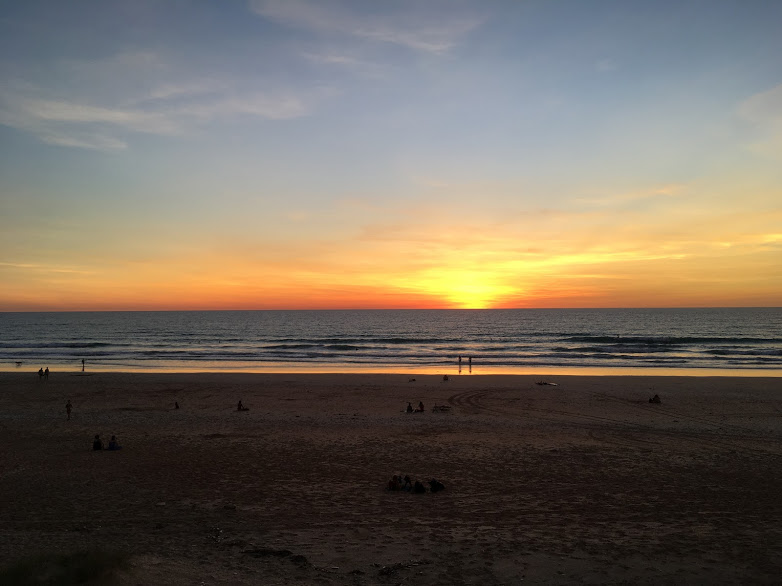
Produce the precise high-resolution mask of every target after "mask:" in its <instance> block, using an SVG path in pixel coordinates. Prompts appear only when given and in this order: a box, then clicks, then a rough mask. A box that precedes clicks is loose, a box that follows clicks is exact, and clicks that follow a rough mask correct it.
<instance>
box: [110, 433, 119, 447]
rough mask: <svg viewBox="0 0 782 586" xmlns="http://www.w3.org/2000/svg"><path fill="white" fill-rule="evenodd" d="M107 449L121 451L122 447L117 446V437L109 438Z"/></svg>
mask: <svg viewBox="0 0 782 586" xmlns="http://www.w3.org/2000/svg"><path fill="white" fill-rule="evenodd" d="M109 449H110V450H121V449H122V446H120V445H119V442H118V441H117V436H116V435H113V436H111V439H110V440H109Z"/></svg>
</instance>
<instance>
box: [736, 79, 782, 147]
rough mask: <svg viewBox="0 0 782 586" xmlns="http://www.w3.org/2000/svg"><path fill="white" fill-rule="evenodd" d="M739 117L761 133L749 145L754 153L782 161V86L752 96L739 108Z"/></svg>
mask: <svg viewBox="0 0 782 586" xmlns="http://www.w3.org/2000/svg"><path fill="white" fill-rule="evenodd" d="M739 115H740V116H741V117H742V118H743V119H744V120H746V121H748V122H749V123H750V124H752V126H753V127H754V128H755V129H756V130H757V132H758V133H759V136H758V139H757V140H755V141H754V142H752V143H750V144H748V145H747V148H748V149H749V150H751V151H752V152H755V153H757V154H760V155H762V156H765V157H768V158H771V159H779V160H782V84H779V85H777V86H775V87H773V88H771V89H770V90H767V91H765V92H761V93H759V94H755V95H753V96H750V97H749V98H747V99H746V100H744V101H743V102H742V103H741V105H740V106H739Z"/></svg>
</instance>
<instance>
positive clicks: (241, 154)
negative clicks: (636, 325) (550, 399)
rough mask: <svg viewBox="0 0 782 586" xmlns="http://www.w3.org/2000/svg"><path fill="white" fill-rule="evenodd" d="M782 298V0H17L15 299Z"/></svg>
mask: <svg viewBox="0 0 782 586" xmlns="http://www.w3.org/2000/svg"><path fill="white" fill-rule="evenodd" d="M779 305H782V2H776V1H766V2H764V1H746V0H745V1H736V2H721V1H719V0H706V1H702V2H687V1H674V2H666V1H645V2H634V1H617V2H611V1H551V2H547V1H525V0H518V1H507V2H491V1H474V2H461V1H459V0H448V1H443V2H438V1H426V0H419V1H416V2H405V1H399V2H396V1H386V2H373V1H372V2H367V1H356V2H348V1H343V2H331V1H316V0H312V1H308V0H276V1H275V0H269V1H267V0H250V1H216V0H215V1H211V2H210V1H195V0H194V1H188V0H170V1H164V0H133V1H126V0H122V1H119V0H118V1H107V0H94V1H88V0H84V1H79V2H61V1H56V0H55V1H49V2H40V1H35V0H29V1H24V2H11V1H7V2H6V1H0V310H2V311H27V310H82V309H86V310H101V309H234V308H235V309H240V308H241V309H276V308H291V309H299V308H302V309H306V308H408V307H409V308H413V307H420V308H436V307H442V308H451V307H453V308H460V307H465V308H482V307H670V306H779Z"/></svg>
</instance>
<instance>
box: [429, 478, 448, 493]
mask: <svg viewBox="0 0 782 586" xmlns="http://www.w3.org/2000/svg"><path fill="white" fill-rule="evenodd" d="M429 490H431V491H432V492H439V491H441V490H445V485H444V484H443V483H442V482H440V481H439V480H435V479H434V478H432V479H431V480H430V481H429Z"/></svg>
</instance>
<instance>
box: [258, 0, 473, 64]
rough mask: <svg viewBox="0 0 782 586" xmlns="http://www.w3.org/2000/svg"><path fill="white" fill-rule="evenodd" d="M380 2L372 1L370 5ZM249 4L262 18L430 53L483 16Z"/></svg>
mask: <svg viewBox="0 0 782 586" xmlns="http://www.w3.org/2000/svg"><path fill="white" fill-rule="evenodd" d="M379 5H380V4H375V5H373V8H377V7H378V6H379ZM380 6H382V5H380ZM447 6H448V7H453V6H455V5H454V4H450V5H447ZM250 8H251V9H252V10H253V12H255V13H256V14H257V15H259V16H261V17H263V18H266V19H269V20H272V21H275V22H278V23H282V24H285V25H288V26H291V27H296V28H303V29H307V30H311V31H320V32H324V33H333V34H338V35H347V36H350V37H354V38H357V39H364V40H368V41H375V42H380V43H389V44H393V45H399V46H403V47H407V48H408V49H413V50H416V51H424V52H430V53H442V52H444V51H447V50H448V49H450V48H451V47H453V46H454V45H455V44H456V43H457V42H458V40H459V39H460V38H461V37H462V36H464V35H465V34H467V33H469V32H470V31H471V30H473V29H474V28H476V27H477V26H479V25H480V24H481V23H482V22H483V20H484V19H483V18H482V17H480V16H476V15H474V14H454V11H453V10H449V11H446V12H445V13H443V12H441V13H438V14H437V16H436V17H434V16H432V15H431V14H429V15H427V14H426V13H423V14H422V13H416V12H409V13H408V12H404V11H401V12H400V11H396V12H395V13H393V14H391V13H387V12H386V13H380V14H378V13H374V14H372V15H367V14H360V13H358V12H356V11H353V10H347V9H345V8H344V7H342V6H341V5H340V4H339V3H328V4H326V3H322V2H307V1H304V0H251V2H250Z"/></svg>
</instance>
